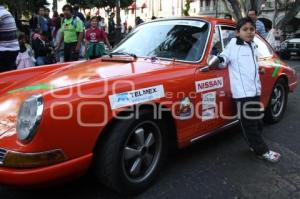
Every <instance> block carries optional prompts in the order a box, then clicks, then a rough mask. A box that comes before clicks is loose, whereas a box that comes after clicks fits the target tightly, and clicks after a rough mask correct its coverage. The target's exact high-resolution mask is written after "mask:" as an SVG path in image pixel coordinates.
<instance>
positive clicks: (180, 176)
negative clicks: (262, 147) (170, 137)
mask: <svg viewBox="0 0 300 199" xmlns="http://www.w3.org/2000/svg"><path fill="white" fill-rule="evenodd" d="M288 63H289V64H290V65H293V66H296V69H297V71H298V79H299V81H300V78H299V76H300V59H299V58H298V59H294V60H292V61H289V62H288ZM299 113H300V86H298V88H297V90H296V92H295V93H293V94H290V95H289V102H288V106H287V111H286V113H285V116H284V118H283V120H282V121H281V122H280V123H278V124H275V125H270V126H269V125H266V126H265V131H264V137H265V139H266V141H267V143H268V144H269V146H270V147H271V148H272V149H275V150H276V151H279V152H281V153H282V155H283V158H282V160H281V161H280V162H279V163H278V164H270V163H267V162H264V161H262V160H259V159H258V158H256V157H255V156H254V155H253V154H251V153H250V152H249V151H248V148H247V145H246V143H245V141H244V140H243V138H242V136H241V134H240V133H239V129H238V128H233V129H230V130H228V131H226V132H224V133H221V134H218V135H216V136H213V137H212V138H209V139H206V140H204V141H201V142H199V143H197V144H195V145H193V146H191V147H189V148H187V149H183V150H180V151H178V152H176V153H175V154H174V156H173V157H171V158H170V160H169V162H168V164H167V165H166V167H165V169H164V170H163V172H162V173H161V175H160V177H159V179H158V180H157V181H156V182H155V184H154V185H153V186H152V187H151V188H150V189H148V190H147V191H146V192H144V193H143V194H141V195H140V196H138V197H136V198H138V199H152V198H153V199H159V198H172V199H173V198H189V199H193V198H195V199H196V198H197V199H199V198H222V199H227V198H232V199H238V198H254V199H266V198H272V199H276V198H278V199H299V198H300V144H299V141H300V131H299V129H300V122H299ZM19 198H20V199H21V198H22V199H29V198H30V199H33V198H49V199H50V198H51V199H52V198H53V199H54V198H55V199H56V198H64V199H76V198H78V199H79V198H80V199H81V198H85V199H96V198H97V199H102V198H119V197H118V196H117V195H115V194H114V193H112V192H110V191H108V190H107V189H106V188H104V187H102V186H100V185H97V184H96V183H95V182H94V181H92V180H91V179H90V178H89V177H83V178H81V179H79V180H77V181H75V182H72V183H68V184H66V185H62V186H60V187H53V188H47V189H42V190H41V189H39V190H19V189H13V188H7V187H0V199H19Z"/></svg>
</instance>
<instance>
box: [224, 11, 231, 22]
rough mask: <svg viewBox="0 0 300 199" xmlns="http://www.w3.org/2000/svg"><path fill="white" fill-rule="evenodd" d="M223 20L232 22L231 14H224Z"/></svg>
mask: <svg viewBox="0 0 300 199" xmlns="http://www.w3.org/2000/svg"><path fill="white" fill-rule="evenodd" d="M224 19H228V20H231V21H232V16H231V14H228V13H227V14H225V16H224Z"/></svg>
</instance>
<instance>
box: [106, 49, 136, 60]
mask: <svg viewBox="0 0 300 199" xmlns="http://www.w3.org/2000/svg"><path fill="white" fill-rule="evenodd" d="M108 55H109V56H110V57H112V56H113V55H127V56H130V57H133V58H134V59H136V58H137V56H136V54H134V53H128V52H125V51H116V52H111V53H109V54H108Z"/></svg>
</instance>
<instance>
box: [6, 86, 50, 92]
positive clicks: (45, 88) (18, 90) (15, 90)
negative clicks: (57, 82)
mask: <svg viewBox="0 0 300 199" xmlns="http://www.w3.org/2000/svg"><path fill="white" fill-rule="evenodd" d="M53 88H54V87H53V86H49V85H45V84H38V85H32V86H25V87H22V88H17V89H14V90H10V91H8V92H7V93H8V94H12V93H17V92H22V91H32V90H51V89H53Z"/></svg>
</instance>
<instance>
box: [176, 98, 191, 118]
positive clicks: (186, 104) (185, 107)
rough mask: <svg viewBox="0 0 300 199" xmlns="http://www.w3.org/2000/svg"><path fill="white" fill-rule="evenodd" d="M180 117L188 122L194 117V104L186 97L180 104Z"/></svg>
mask: <svg viewBox="0 0 300 199" xmlns="http://www.w3.org/2000/svg"><path fill="white" fill-rule="evenodd" d="M178 113H179V114H178V115H179V118H180V119H181V120H187V119H190V118H191V117H192V103H191V100H190V98H188V97H185V98H184V99H183V100H182V101H181V102H180V107H179V110H178Z"/></svg>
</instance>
